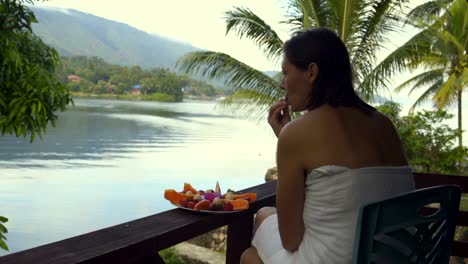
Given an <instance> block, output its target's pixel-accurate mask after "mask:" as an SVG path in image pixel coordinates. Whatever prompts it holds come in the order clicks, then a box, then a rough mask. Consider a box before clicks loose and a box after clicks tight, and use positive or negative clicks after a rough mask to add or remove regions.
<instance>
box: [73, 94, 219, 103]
mask: <svg viewBox="0 0 468 264" xmlns="http://www.w3.org/2000/svg"><path fill="white" fill-rule="evenodd" d="M71 94H72V97H73V98H83V99H112V100H126V101H153V102H165V103H180V102H183V101H184V100H192V101H220V100H222V99H224V97H215V96H194V95H184V97H183V98H182V100H181V101H177V100H175V99H174V98H173V97H172V96H170V95H167V94H159V95H156V96H154V95H142V94H139V95H133V94H91V93H79V92H78V93H77V92H71Z"/></svg>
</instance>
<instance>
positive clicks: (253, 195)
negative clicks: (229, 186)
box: [232, 193, 257, 202]
mask: <svg viewBox="0 0 468 264" xmlns="http://www.w3.org/2000/svg"><path fill="white" fill-rule="evenodd" d="M232 199H234V200H237V199H248V200H249V202H253V201H255V200H257V194H256V193H243V194H234V195H233V196H232Z"/></svg>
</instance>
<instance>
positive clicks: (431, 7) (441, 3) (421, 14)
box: [406, 0, 453, 24]
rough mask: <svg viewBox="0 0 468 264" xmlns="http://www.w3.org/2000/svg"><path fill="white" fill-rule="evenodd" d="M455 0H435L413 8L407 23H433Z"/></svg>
mask: <svg viewBox="0 0 468 264" xmlns="http://www.w3.org/2000/svg"><path fill="white" fill-rule="evenodd" d="M451 2H453V0H433V1H429V2H426V3H423V4H421V5H419V6H417V7H415V8H414V9H412V10H411V11H410V12H409V13H408V15H407V19H406V23H408V22H410V23H414V22H416V23H423V24H432V23H434V22H435V21H436V20H437V19H439V18H440V16H441V14H442V12H443V11H445V10H446V9H447V8H448V6H449V4H450V3H451Z"/></svg>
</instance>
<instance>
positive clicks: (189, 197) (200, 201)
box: [164, 183, 257, 214]
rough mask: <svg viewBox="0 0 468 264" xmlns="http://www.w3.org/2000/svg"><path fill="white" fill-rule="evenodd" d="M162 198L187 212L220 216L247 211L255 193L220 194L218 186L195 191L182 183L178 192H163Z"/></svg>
mask: <svg viewBox="0 0 468 264" xmlns="http://www.w3.org/2000/svg"><path fill="white" fill-rule="evenodd" d="M164 198H166V200H168V201H169V202H171V203H172V204H173V205H175V206H177V207H179V208H181V209H184V210H188V211H195V212H202V213H212V214H222V213H235V212H239V211H243V210H247V209H249V203H251V202H253V201H255V200H256V199H257V194H256V193H241V192H236V191H233V190H231V189H229V190H228V191H227V192H226V193H224V194H223V193H221V188H220V187H219V184H218V183H216V187H215V189H214V190H213V189H208V190H205V191H203V190H197V189H195V188H194V187H192V185H191V184H190V183H184V189H183V190H182V191H180V192H178V191H176V190H174V189H167V190H165V191H164Z"/></svg>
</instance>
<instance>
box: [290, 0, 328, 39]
mask: <svg viewBox="0 0 468 264" xmlns="http://www.w3.org/2000/svg"><path fill="white" fill-rule="evenodd" d="M333 17H334V15H333V12H332V10H331V9H330V6H329V4H328V1H324V0H290V1H289V2H288V9H287V13H286V20H283V21H281V23H283V24H287V25H288V26H290V28H291V32H295V31H299V30H304V29H309V28H316V27H326V28H329V29H332V30H333V29H334V28H335V26H334V24H333V22H334V19H332V18H333Z"/></svg>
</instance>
